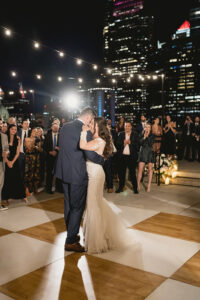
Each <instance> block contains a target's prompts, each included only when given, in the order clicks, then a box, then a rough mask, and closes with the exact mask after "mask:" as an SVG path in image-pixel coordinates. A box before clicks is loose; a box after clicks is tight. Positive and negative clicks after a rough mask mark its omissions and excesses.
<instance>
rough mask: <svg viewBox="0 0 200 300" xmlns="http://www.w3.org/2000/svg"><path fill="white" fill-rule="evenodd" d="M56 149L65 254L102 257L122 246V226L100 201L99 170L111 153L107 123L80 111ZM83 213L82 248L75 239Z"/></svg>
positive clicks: (101, 179)
mask: <svg viewBox="0 0 200 300" xmlns="http://www.w3.org/2000/svg"><path fill="white" fill-rule="evenodd" d="M59 149H60V150H59V155H58V160H57V164H56V173H55V174H56V177H58V178H60V179H61V180H62V182H63V189H64V198H65V201H64V217H65V223H66V228H67V238H66V243H65V250H66V251H75V252H84V251H87V252H88V253H101V252H105V251H108V250H109V249H114V248H118V247H120V246H122V244H123V239H124V237H125V226H124V225H123V223H122V222H121V220H120V218H119V217H118V215H117V214H116V213H115V212H114V211H113V210H112V208H111V207H110V206H109V204H108V202H107V201H106V200H105V199H104V198H103V188H104V181H105V174H104V170H103V167H102V166H103V164H104V158H105V159H106V158H107V157H108V156H109V155H110V154H111V153H112V150H113V146H112V140H111V136H110V133H109V130H108V128H107V123H106V120H105V119H104V118H95V114H94V112H93V110H92V109H91V108H85V109H83V110H82V112H81V113H80V116H79V119H77V120H75V121H72V122H69V123H67V124H66V125H65V126H64V127H63V128H62V130H61V133H60V142H59ZM85 206H86V209H85ZM84 211H85V217H84V221H83V234H84V240H85V247H83V246H82V245H81V244H80V243H79V242H80V236H79V235H78V233H79V229H80V224H81V221H82V217H83V214H84Z"/></svg>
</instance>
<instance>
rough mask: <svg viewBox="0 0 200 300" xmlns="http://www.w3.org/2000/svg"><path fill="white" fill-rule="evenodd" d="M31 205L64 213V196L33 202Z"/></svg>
mask: <svg viewBox="0 0 200 300" xmlns="http://www.w3.org/2000/svg"><path fill="white" fill-rule="evenodd" d="M30 207H33V208H40V209H44V210H50V211H53V212H56V213H60V214H64V198H58V199H53V200H47V201H44V202H40V203H34V204H31V205H30Z"/></svg>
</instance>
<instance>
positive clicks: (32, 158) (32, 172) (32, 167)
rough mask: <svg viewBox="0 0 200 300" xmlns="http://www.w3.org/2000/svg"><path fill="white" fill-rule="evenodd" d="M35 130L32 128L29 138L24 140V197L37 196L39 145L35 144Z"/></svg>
mask: <svg viewBox="0 0 200 300" xmlns="http://www.w3.org/2000/svg"><path fill="white" fill-rule="evenodd" d="M36 138H37V128H33V129H32V131H31V136H30V137H29V138H26V139H25V157H26V160H25V176H24V183H25V187H26V195H27V196H30V193H32V192H34V193H35V194H36V195H37V194H38V186H39V182H40V155H39V154H40V151H41V150H40V145H39V144H38V143H37V139H36Z"/></svg>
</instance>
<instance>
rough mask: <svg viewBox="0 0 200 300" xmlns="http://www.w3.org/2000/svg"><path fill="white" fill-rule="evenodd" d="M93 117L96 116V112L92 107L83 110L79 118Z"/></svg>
mask: <svg viewBox="0 0 200 300" xmlns="http://www.w3.org/2000/svg"><path fill="white" fill-rule="evenodd" d="M86 115H91V116H93V117H95V116H96V113H95V111H94V110H93V109H92V108H91V107H85V108H83V109H82V110H81V112H80V115H79V117H82V116H86Z"/></svg>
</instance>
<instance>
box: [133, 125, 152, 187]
mask: <svg viewBox="0 0 200 300" xmlns="http://www.w3.org/2000/svg"><path fill="white" fill-rule="evenodd" d="M153 144H154V135H153V134H152V132H151V124H148V123H147V124H146V126H145V128H144V131H143V134H142V137H141V139H140V150H139V156H138V162H139V166H138V177H137V184H138V191H139V190H140V182H141V179H142V173H143V169H144V166H145V164H148V185H147V192H150V190H151V181H152V176H153V165H154V163H155V152H154V149H153Z"/></svg>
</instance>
